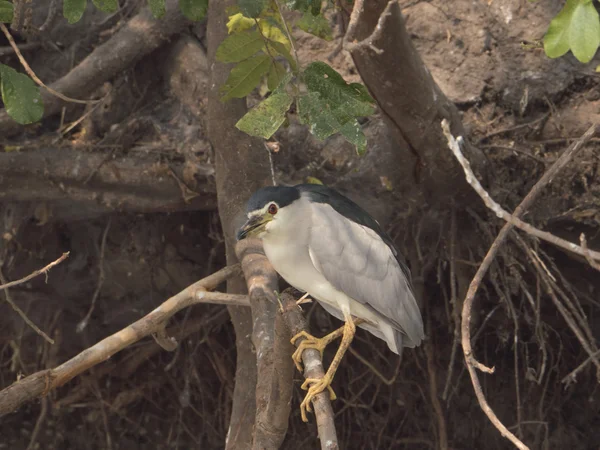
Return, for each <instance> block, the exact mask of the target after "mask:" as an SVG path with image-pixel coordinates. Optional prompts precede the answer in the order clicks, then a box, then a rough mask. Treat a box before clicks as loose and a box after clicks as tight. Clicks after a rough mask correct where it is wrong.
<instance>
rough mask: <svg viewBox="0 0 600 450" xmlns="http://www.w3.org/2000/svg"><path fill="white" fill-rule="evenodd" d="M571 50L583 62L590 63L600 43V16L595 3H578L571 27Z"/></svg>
mask: <svg viewBox="0 0 600 450" xmlns="http://www.w3.org/2000/svg"><path fill="white" fill-rule="evenodd" d="M569 44H570V46H571V51H572V52H573V54H574V55H575V58H577V59H578V60H579V61H580V62H582V63H584V64H585V63H589V62H590V61H591V60H592V58H593V57H594V55H595V54H596V50H598V46H599V45H600V17H598V11H596V7H595V6H594V4H593V3H591V2H590V3H584V4H580V5H578V6H577V7H576V8H575V10H574V11H573V16H572V18H571V26H570V28H569Z"/></svg>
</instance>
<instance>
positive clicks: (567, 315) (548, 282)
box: [515, 235, 600, 379]
mask: <svg viewBox="0 0 600 450" xmlns="http://www.w3.org/2000/svg"><path fill="white" fill-rule="evenodd" d="M515 239H516V241H517V242H518V243H519V245H520V246H521V248H523V250H524V251H525V253H526V255H527V256H528V257H529V259H530V260H531V262H532V264H533V266H534V267H535V268H536V270H537V271H538V274H539V275H540V278H541V280H542V283H543V285H544V287H545V288H546V293H547V294H548V295H549V296H550V298H551V299H552V303H554V305H555V306H556V309H558V311H559V312H560V314H561V315H562V316H563V319H565V322H567V325H569V328H570V329H571V331H572V332H573V333H574V334H575V337H577V340H578V341H579V343H580V344H581V346H582V347H583V349H584V350H585V351H586V352H587V354H588V355H589V358H590V359H591V360H592V361H593V362H594V364H596V368H597V373H598V378H599V379H600V360H598V357H597V356H596V353H597V351H598V350H597V349H595V348H592V346H593V345H594V344H593V343H590V342H589V341H588V340H587V339H586V337H585V336H584V334H583V331H582V330H581V328H580V327H579V326H578V324H577V322H576V320H575V318H574V317H573V314H572V312H570V311H569V310H568V309H567V308H566V307H565V306H564V305H563V304H562V303H561V302H560V300H559V299H558V296H557V295H556V292H555V291H556V290H557V286H556V280H554V279H553V277H552V274H551V273H550V271H549V270H548V268H547V267H545V266H544V264H543V263H542V261H541V259H540V258H539V257H538V256H537V255H536V253H535V252H534V251H533V250H532V249H531V248H530V247H529V246H528V245H527V244H526V243H525V241H524V240H523V238H521V237H520V236H519V235H515Z"/></svg>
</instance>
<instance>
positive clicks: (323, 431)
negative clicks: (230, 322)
mask: <svg viewBox="0 0 600 450" xmlns="http://www.w3.org/2000/svg"><path fill="white" fill-rule="evenodd" d="M280 299H281V305H282V314H283V319H284V320H285V324H286V325H287V327H288V329H289V330H290V335H291V336H295V335H297V334H298V333H300V332H301V331H307V332H308V325H307V323H306V319H305V318H304V316H303V315H302V309H300V307H299V306H298V305H297V304H296V299H295V298H294V296H293V295H291V294H289V293H287V292H283V294H281V296H280ZM303 340H304V338H300V339H297V340H296V346H299V345H300V343H301V342H302V341H303ZM302 363H303V364H304V378H323V377H324V376H325V370H324V369H323V362H322V361H321V354H320V353H319V351H318V350H315V349H312V348H307V349H306V350H304V351H303V352H302ZM313 408H314V411H315V417H316V419H317V428H318V430H319V439H320V441H321V449H322V450H337V449H339V445H338V439H337V433H336V430H335V421H334V415H333V408H332V407H331V401H330V400H329V392H328V391H327V390H325V391H323V392H321V393H320V394H317V395H316V396H315V398H314V399H313Z"/></svg>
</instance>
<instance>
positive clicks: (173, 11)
mask: <svg viewBox="0 0 600 450" xmlns="http://www.w3.org/2000/svg"><path fill="white" fill-rule="evenodd" d="M166 9H167V11H166V13H165V15H164V16H163V17H162V18H160V19H156V18H154V17H153V16H152V13H151V12H150V10H149V8H143V10H142V11H141V12H140V13H139V14H137V15H136V16H134V17H133V18H132V19H131V20H130V21H129V22H128V23H127V24H126V25H125V26H123V27H122V28H121V29H120V30H119V31H118V32H116V33H115V34H114V35H113V36H112V37H111V38H110V39H108V40H107V41H106V42H104V43H103V44H102V45H99V46H98V47H96V48H95V49H94V50H93V51H92V52H91V53H90V54H89V55H88V56H87V57H86V58H85V59H84V60H83V61H81V62H80V63H79V64H78V65H77V66H75V67H74V68H73V69H72V70H71V71H70V72H69V73H67V74H66V75H64V76H63V77H62V78H60V79H58V80H56V81H55V82H53V83H51V84H50V85H49V87H50V88H52V89H53V90H54V91H56V92H59V93H61V94H63V95H64V96H67V97H71V98H78V97H79V98H81V97H85V96H86V95H89V94H90V93H91V92H93V91H94V90H95V89H96V88H98V87H99V86H102V84H103V83H105V82H106V81H108V80H110V79H112V78H113V77H114V76H115V75H116V74H118V73H120V72H122V71H123V70H124V69H126V68H128V67H130V66H131V65H133V64H135V62H137V61H139V60H140V59H141V58H142V57H143V56H144V55H147V54H148V53H150V52H152V51H154V50H156V49H157V48H158V47H159V46H160V45H162V44H163V43H164V42H165V41H167V40H168V39H170V38H171V36H173V35H174V34H176V33H179V32H180V31H181V30H183V28H184V27H185V26H186V25H187V24H188V23H190V21H189V20H188V19H186V18H185V17H184V16H183V15H182V14H181V12H180V9H179V6H178V4H177V1H175V0H169V1H167V5H166ZM42 99H43V102H44V117H48V116H51V115H53V114H56V113H58V112H60V110H61V108H62V107H63V106H64V105H65V103H64V101H63V100H61V99H59V98H57V97H55V96H54V95H52V94H50V93H48V92H47V91H43V92H42ZM20 130H22V126H21V125H19V124H18V123H16V122H15V121H13V120H12V119H11V118H10V117H9V116H8V114H7V113H6V111H5V110H4V111H0V135H1V136H4V137H6V136H10V135H14V134H16V133H18V132H19V131H20Z"/></svg>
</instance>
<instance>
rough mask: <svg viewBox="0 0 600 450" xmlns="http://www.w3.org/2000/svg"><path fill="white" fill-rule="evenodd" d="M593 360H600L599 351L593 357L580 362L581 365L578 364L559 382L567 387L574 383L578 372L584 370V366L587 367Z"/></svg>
mask: <svg viewBox="0 0 600 450" xmlns="http://www.w3.org/2000/svg"><path fill="white" fill-rule="evenodd" d="M594 358H600V350H598V351H597V352H596V353H594V354H593V355H591V356H589V357H588V359H586V360H585V361H584V362H582V363H581V364H579V365H578V366H577V367H576V368H575V369H573V370H572V371H571V372H570V373H569V374H568V375H567V376H565V377H564V378H563V379H562V380H560V382H561V383H564V384H566V385H567V386H568V385H569V384H571V383H573V382H574V381H576V380H577V374H578V373H579V372H581V371H582V370H583V369H584V368H585V366H587V365H588V364H589V363H591V362H592V361H594Z"/></svg>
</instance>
